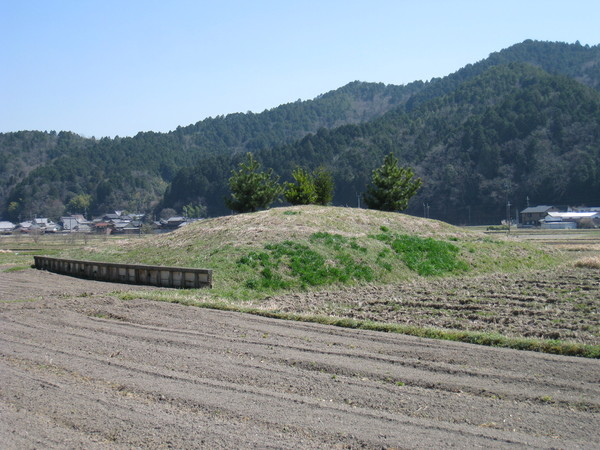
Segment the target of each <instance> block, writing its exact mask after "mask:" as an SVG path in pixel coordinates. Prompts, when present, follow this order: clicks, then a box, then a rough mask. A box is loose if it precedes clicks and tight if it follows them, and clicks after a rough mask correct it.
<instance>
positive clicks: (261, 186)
mask: <svg viewBox="0 0 600 450" xmlns="http://www.w3.org/2000/svg"><path fill="white" fill-rule="evenodd" d="M239 167H240V168H239V170H237V171H235V170H234V171H232V176H231V178H229V189H230V190H231V196H230V197H229V198H226V199H225V203H226V204H227V206H228V207H229V208H231V209H232V210H234V211H237V212H240V213H245V212H254V211H257V210H259V209H265V208H268V207H269V206H270V205H271V204H272V203H273V202H274V201H275V200H276V199H277V198H278V197H279V196H280V195H281V192H282V188H281V186H280V185H279V183H278V182H279V177H274V176H273V169H269V170H268V171H267V172H263V171H260V163H259V162H258V161H256V159H254V156H253V155H252V153H247V154H246V162H245V163H244V162H242V163H240V165H239Z"/></svg>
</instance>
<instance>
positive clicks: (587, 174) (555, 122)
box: [165, 63, 600, 223]
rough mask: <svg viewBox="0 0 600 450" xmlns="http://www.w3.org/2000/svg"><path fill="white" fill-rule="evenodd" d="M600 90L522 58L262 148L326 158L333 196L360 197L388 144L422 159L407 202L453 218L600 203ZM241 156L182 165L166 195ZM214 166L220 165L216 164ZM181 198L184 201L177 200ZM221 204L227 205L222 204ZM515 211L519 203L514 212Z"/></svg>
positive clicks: (223, 188)
mask: <svg viewBox="0 0 600 450" xmlns="http://www.w3.org/2000/svg"><path fill="white" fill-rule="evenodd" d="M598 136H600V93H598V91H596V90H594V89H591V88H589V87H586V86H584V85H582V84H581V83H578V82H577V81H575V80H573V79H570V78H567V77H564V76H560V75H551V74H548V73H547V72H545V71H543V70H541V69H539V68H535V67H533V66H531V65H527V64H522V63H511V64H508V65H499V66H492V67H490V68H489V69H488V70H486V71H485V72H483V73H482V74H481V75H479V76H477V77H475V78H472V79H470V80H469V81H467V82H464V83H463V84H461V85H460V86H459V87H458V88H457V89H456V90H454V91H453V92H451V93H450V94H448V95H444V96H441V97H437V98H435V99H433V100H430V101H428V102H425V103H423V104H421V105H420V106H418V107H415V108H414V109H412V110H411V111H409V112H406V111H405V110H403V109H396V110H394V111H390V112H389V113H387V114H385V115H384V116H382V117H381V118H379V119H375V120H373V121H371V122H369V123H367V124H362V125H347V126H344V127H340V128H337V129H335V130H330V131H328V130H320V131H319V132H318V133H316V134H315V135H309V136H307V137H306V138H304V139H302V140H300V141H298V142H297V143H295V144H293V145H288V146H284V147H279V148H275V149H269V150H264V151H259V152H257V157H258V159H259V160H261V161H262V163H263V165H264V166H266V167H272V168H274V169H275V171H276V172H277V173H279V174H280V175H282V176H284V177H286V176H287V177H289V174H290V173H291V172H292V170H293V169H294V167H296V166H297V165H300V166H306V167H310V168H314V167H317V166H320V165H323V166H326V167H328V168H329V169H330V170H331V171H332V172H333V174H334V178H335V181H336V195H335V200H334V202H335V203H336V204H349V205H355V204H356V197H357V193H358V194H359V193H361V192H364V190H365V186H366V184H367V183H368V182H369V177H370V174H371V171H372V170H373V169H374V168H375V167H377V166H379V165H380V164H381V163H382V161H383V158H384V156H385V155H386V154H387V153H390V152H392V153H394V154H396V156H398V158H399V159H400V161H401V163H402V164H406V165H410V166H413V167H414V168H415V171H416V173H417V174H418V175H419V176H421V177H422V178H423V180H424V187H423V189H422V190H421V192H420V193H419V194H418V195H417V197H416V198H415V199H414V200H413V202H412V203H411V205H412V207H410V208H409V210H408V211H409V212H411V213H413V214H419V215H420V214H422V212H423V209H422V206H421V205H423V204H428V205H429V211H430V217H435V218H439V219H442V220H447V221H450V222H453V223H478V222H479V223H498V222H499V221H500V219H502V218H504V217H506V213H505V206H506V203H507V201H510V202H511V203H512V205H513V206H515V207H522V208H524V207H525V203H526V199H527V198H529V199H530V201H531V202H532V203H535V202H537V203H549V204H585V203H588V204H595V203H600V198H599V195H600V144H599V141H598ZM236 163H237V159H232V158H230V157H225V156H222V157H219V158H217V159H215V160H214V161H212V162H211V163H210V164H199V165H197V166H196V167H195V168H190V169H185V170H182V171H181V172H180V173H178V174H177V176H176V177H175V178H174V180H173V183H172V184H171V187H170V188H169V189H168V190H167V193H166V195H165V204H166V205H177V206H179V205H180V204H181V202H187V201H194V200H195V199H198V198H200V197H203V196H204V197H205V198H207V199H208V201H209V209H210V208H213V211H215V210H217V211H218V212H220V213H226V209H225V208H224V205H222V200H221V199H222V197H223V196H224V195H225V194H226V192H227V178H228V176H229V173H230V170H231V169H233V168H234V167H235V164H236ZM214 167H220V171H219V172H215V170H214ZM178 201H179V202H180V203H179V205H178V204H177V202H178ZM219 208H220V209H219ZM511 215H512V216H513V217H514V212H512V214H511Z"/></svg>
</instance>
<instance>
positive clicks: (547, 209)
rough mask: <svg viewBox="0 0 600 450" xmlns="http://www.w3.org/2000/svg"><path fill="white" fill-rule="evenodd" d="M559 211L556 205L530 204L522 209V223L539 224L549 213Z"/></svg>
mask: <svg viewBox="0 0 600 450" xmlns="http://www.w3.org/2000/svg"><path fill="white" fill-rule="evenodd" d="M551 212H558V208H557V207H555V206H548V205H539V206H530V207H528V208H525V209H524V210H523V211H521V225H534V226H539V225H540V220H542V219H544V218H545V217H546V216H547V215H548V213H551Z"/></svg>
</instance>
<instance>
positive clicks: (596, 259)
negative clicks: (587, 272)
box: [574, 256, 600, 269]
mask: <svg viewBox="0 0 600 450" xmlns="http://www.w3.org/2000/svg"><path fill="white" fill-rule="evenodd" d="M574 265H575V267H582V268H585V269H600V256H588V257H586V258H581V259H578V260H577V261H575V262H574Z"/></svg>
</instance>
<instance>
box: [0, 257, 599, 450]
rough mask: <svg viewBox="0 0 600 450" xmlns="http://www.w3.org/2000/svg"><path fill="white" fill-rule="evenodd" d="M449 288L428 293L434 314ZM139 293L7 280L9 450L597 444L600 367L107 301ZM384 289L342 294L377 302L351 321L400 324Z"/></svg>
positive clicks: (0, 331) (4, 431)
mask: <svg viewBox="0 0 600 450" xmlns="http://www.w3.org/2000/svg"><path fill="white" fill-rule="evenodd" d="M512 281H514V280H512V279H507V280H506V283H505V285H506V286H507V287H508V286H509V285H510V284H511V282H512ZM479 285H480V284H479ZM591 286H592V287H591V288H590V289H595V288H594V285H593V283H592V285H591ZM580 287H581V289H580V291H577V292H584V293H586V292H588V291H586V290H585V286H584V285H580ZM451 288H452V287H451V286H445V287H444V286H441V285H439V286H438V288H434V289H433V290H429V291H426V292H425V291H423V292H422V297H423V298H424V299H426V300H427V301H428V302H432V303H431V304H433V303H434V302H435V301H438V302H439V301H441V298H442V295H441V292H442V290H443V289H451ZM455 288H456V292H457V293H459V294H460V297H461V298H463V299H475V298H479V299H480V300H481V301H480V303H482V302H483V303H484V304H485V303H486V300H485V296H484V295H482V294H481V293H477V294H476V295H475V293H473V295H467V292H469V293H471V292H472V291H474V287H473V289H471V288H470V287H468V286H467V287H464V286H463V287H461V286H455ZM525 288H526V287H521V292H519V293H518V294H516V293H515V292H516V291H511V290H509V291H508V292H512V294H511V295H512V297H515V296H516V297H518V298H510V296H509V298H508V301H509V302H516V304H518V305H521V304H527V302H528V300H527V296H532V297H535V296H536V294H535V292H530V293H525V292H523V289H525ZM131 289H133V288H132V287H128V286H123V285H115V284H108V283H99V282H92V281H84V280H78V279H73V278H68V277H64V276H60V275H55V274H50V273H46V272H39V271H35V270H31V269H28V270H23V271H16V272H0V298H1V300H2V301H1V302H0V380H2V381H1V383H0V442H2V447H3V448H9V449H10V448H19V449H21V448H49V447H51V448H52V447H54V448H131V447H138V448H142V447H143V448H158V447H174V448H190V447H202V448H219V447H220V448H224V447H227V448H235V447H246V448H247V447H261V448H269V447H275V448H327V447H335V448H346V447H348V448H355V447H367V448H382V447H383V448H385V447H395V448H398V447H400V448H407V447H408V448H415V447H418V448H433V447H449V446H455V447H459V448H473V447H486V448H489V447H502V448H510V447H520V448H522V447H533V448H536V447H538V448H592V447H596V446H597V445H598V436H599V434H598V430H599V429H600V361H598V360H590V359H584V358H574V357H561V356H553V355H547V354H541V353H532V352H524V351H515V350H509V349H498V348H489V347H482V346H474V345H468V344H461V343H454V342H446V341H434V340H426V339H419V338H414V337H409V336H403V335H395V334H385V333H377V332H369V331H361V330H351V329H343V328H333V327H328V326H322V325H318V324H307V323H300V322H290V321H280V320H274V319H267V318H262V317H257V316H250V315H245V314H240V313H232V312H222V311H213V310H207V309H200V308H193V307H185V306H182V305H176V304H168V303H162V302H154V301H147V300H135V299H134V300H128V301H123V300H120V299H119V298H118V297H117V296H116V295H114V292H115V291H125V290H131ZM386 289H388V288H381V289H379V288H378V289H370V290H368V288H367V290H363V291H359V290H349V291H348V292H349V293H348V294H344V293H339V294H338V295H349V297H348V303H351V304H353V305H355V306H360V305H361V303H360V302H362V305H363V306H365V305H367V304H369V302H376V303H377V304H378V305H379V304H380V305H382V308H380V312H377V308H364V307H363V308H362V309H361V308H360V307H358V308H356V314H357V315H358V316H360V315H365V316H368V315H371V314H384V317H392V316H387V315H385V314H392V315H394V314H397V315H401V314H400V313H398V312H397V311H395V310H394V311H391V312H389V311H388V312H385V311H387V309H389V305H388V303H389V302H392V303H393V304H394V305H401V306H402V305H403V303H406V302H408V301H409V300H408V296H406V297H403V294H402V293H401V291H399V290H398V289H397V288H396V290H393V288H389V289H391V290H386ZM415 289H416V287H415ZM436 289H438V290H437V291H436ZM412 292H413V293H414V292H415V291H412ZM593 292H597V291H593ZM329 295H336V294H332V293H330V294H329ZM457 295H458V294H457ZM594 295H595V294H594ZM488 297H489V296H488ZM444 298H445V297H444ZM578 298H579V297H578ZM586 299H587V297H585V298H584V299H583V300H582V299H581V298H579V300H577V303H578V304H587V303H586V302H587V300H586ZM277 301H279V302H280V306H282V308H283V307H285V305H286V304H287V305H288V306H287V307H288V308H292V306H291V305H292V304H293V303H294V302H296V303H298V302H299V303H302V302H305V304H312V300H311V299H310V298H309V297H306V298H296V299H295V300H294V302H292V300H291V297H282V298H280V299H272V300H271V302H277ZM336 303H337V302H336ZM530 303H531V302H530ZM555 303H556V302H555ZM325 304H326V302H321V301H320V303H319V302H318V306H317V308H325V306H321V305H325ZM458 304H460V302H458ZM467 304H469V302H466V303H465V305H467ZM553 304H554V303H552V302H548V303H547V305H548V307H549V308H551V307H552V305H553ZM386 305H388V306H386ZM372 306H374V305H372ZM375 306H376V305H375ZM408 306H410V305H408ZM386 308H387V309H386ZM432 309H435V308H433V307H432ZM483 310H484V311H485V310H486V309H485V308H484V309H483ZM522 310H523V311H524V310H526V308H525V307H523V308H522ZM373 311H375V312H373ZM457 311H461V314H463V315H466V317H467V318H468V315H469V314H475V313H474V312H473V311H469V310H468V309H466V308H465V309H464V311H462V310H460V309H457ZM593 312H594V311H592V313H593ZM595 312H596V313H597V311H595ZM536 314H537V313H536ZM524 315H525V314H516V315H513V316H510V317H509V316H506V317H504V316H502V315H501V314H499V313H494V316H498V317H500V320H503V319H505V318H514V319H515V322H516V325H515V327H517V326H520V325H518V323H520V322H521V321H522V320H521V316H524ZM393 317H396V316H393ZM482 317H485V316H482ZM488 317H490V316H488ZM536 317H538V316H537V315H533V316H532V318H531V320H534V323H533V324H528V326H531V328H532V330H533V329H535V326H534V325H535V319H536ZM413 320H417V317H416V316H415V317H414V318H413ZM457 320H459V319H457ZM469 320H470V319H469ZM459 321H460V320H459ZM466 322H467V320H465V323H466ZM475 323H477V321H475ZM482 323H484V322H482ZM499 323H501V322H499ZM588 325H590V324H588ZM592 325H593V324H592ZM556 332H557V333H563V331H562V329H560V330H559V331H556ZM573 332H574V333H579V331H577V330H573ZM532 333H533V334H534V335H535V332H533V331H532ZM582 333H588V334H589V335H590V336H591V337H590V340H593V339H592V337H593V333H592V334H590V333H589V330H588V331H585V330H583V331H582Z"/></svg>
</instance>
